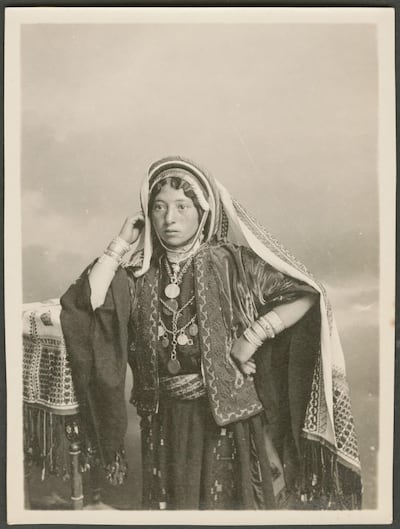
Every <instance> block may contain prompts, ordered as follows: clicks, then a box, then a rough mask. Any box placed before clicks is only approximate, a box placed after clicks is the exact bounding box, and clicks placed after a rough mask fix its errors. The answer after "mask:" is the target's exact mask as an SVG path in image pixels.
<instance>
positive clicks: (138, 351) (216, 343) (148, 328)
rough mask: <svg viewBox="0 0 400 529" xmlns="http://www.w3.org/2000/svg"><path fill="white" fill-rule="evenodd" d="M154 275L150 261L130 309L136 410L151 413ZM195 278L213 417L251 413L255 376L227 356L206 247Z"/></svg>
mask: <svg viewBox="0 0 400 529" xmlns="http://www.w3.org/2000/svg"><path fill="white" fill-rule="evenodd" d="M159 281H160V272H159V270H158V268H155V267H151V268H150V270H149V271H148V272H147V273H146V274H145V276H143V277H142V278H140V279H139V280H138V281H137V291H136V296H135V297H136V300H137V301H136V303H135V304H134V308H133V311H132V330H133V336H134V341H133V344H132V347H131V356H132V362H131V364H132V367H133V371H134V384H135V399H134V400H135V404H136V406H137V408H138V412H139V413H155V412H156V411H157V409H158V399H159V390H158V384H159V382H158V376H159V375H158V354H157V340H158V322H159V299H158V297H159ZM194 283H195V285H194V287H195V288H194V290H195V297H196V310H197V318H198V325H199V344H200V353H201V361H202V373H203V379H204V382H205V385H206V388H207V394H208V398H209V402H210V405H211V409H212V412H213V415H214V418H215V421H216V422H217V424H219V425H225V424H229V423H231V422H235V421H238V420H241V419H245V418H247V417H250V416H252V415H255V414H256V413H259V412H260V411H261V410H262V404H261V402H260V401H259V399H258V397H257V393H256V390H255V386H254V382H253V381H251V380H249V379H247V378H245V377H243V375H242V374H241V373H240V371H239V370H238V368H237V367H236V365H235V364H234V362H233V361H232V359H231V357H230V348H231V344H232V330H231V329H228V328H227V326H226V323H225V321H224V318H223V314H222V307H221V299H220V293H219V287H218V282H217V279H216V277H215V273H214V270H213V263H212V260H211V257H210V254H209V251H208V249H207V248H204V249H203V250H201V251H200V252H199V253H198V254H197V255H196V257H195V259H194Z"/></svg>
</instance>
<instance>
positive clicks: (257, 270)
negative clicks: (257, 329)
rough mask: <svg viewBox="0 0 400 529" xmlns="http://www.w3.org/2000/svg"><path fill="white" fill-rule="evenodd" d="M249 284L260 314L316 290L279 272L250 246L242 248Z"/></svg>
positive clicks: (314, 292) (313, 292)
mask: <svg viewBox="0 0 400 529" xmlns="http://www.w3.org/2000/svg"><path fill="white" fill-rule="evenodd" d="M242 262H243V267H244V270H245V274H246V279H247V284H248V287H249V289H250V292H251V293H252V295H253V298H254V301H255V304H256V307H257V310H258V311H259V313H260V314H265V312H267V311H269V310H271V309H272V308H274V307H276V306H277V305H281V304H284V303H290V302H291V301H294V300H296V299H298V298H299V297H301V296H304V295H307V294H316V291H315V290H314V289H313V288H312V287H310V286H309V285H307V284H306V283H303V282H301V281H298V280H297V279H294V278H292V277H289V276H287V275H285V274H283V273H282V272H279V271H278V270H276V269H275V268H274V267H272V266H271V265H269V264H268V263H266V262H265V261H263V260H262V259H261V258H260V257H258V255H257V254H255V253H254V252H253V251H252V250H250V249H248V248H242Z"/></svg>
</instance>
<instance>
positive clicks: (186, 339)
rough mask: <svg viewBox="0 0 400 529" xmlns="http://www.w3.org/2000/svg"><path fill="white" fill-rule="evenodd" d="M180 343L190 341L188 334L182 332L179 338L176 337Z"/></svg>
mask: <svg viewBox="0 0 400 529" xmlns="http://www.w3.org/2000/svg"><path fill="white" fill-rule="evenodd" d="M176 341H177V342H178V344H179V345H186V344H187V343H188V337H187V336H186V334H183V333H182V334H180V335H179V336H178V338H177V339H176Z"/></svg>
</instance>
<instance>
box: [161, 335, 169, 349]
mask: <svg viewBox="0 0 400 529" xmlns="http://www.w3.org/2000/svg"><path fill="white" fill-rule="evenodd" d="M161 345H162V346H163V347H168V345H169V340H168V338H167V337H166V336H164V338H163V339H162V340H161Z"/></svg>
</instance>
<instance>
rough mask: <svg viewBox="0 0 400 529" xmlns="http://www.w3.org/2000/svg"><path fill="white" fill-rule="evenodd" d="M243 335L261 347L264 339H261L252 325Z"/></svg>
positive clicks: (255, 345)
mask: <svg viewBox="0 0 400 529" xmlns="http://www.w3.org/2000/svg"><path fill="white" fill-rule="evenodd" d="M243 336H244V337H245V338H246V340H247V341H248V342H249V343H250V344H251V345H254V347H261V345H262V341H261V340H260V338H259V336H257V334H256V333H255V332H254V330H253V329H252V328H251V327H248V328H247V329H246V330H245V331H244V333H243Z"/></svg>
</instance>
